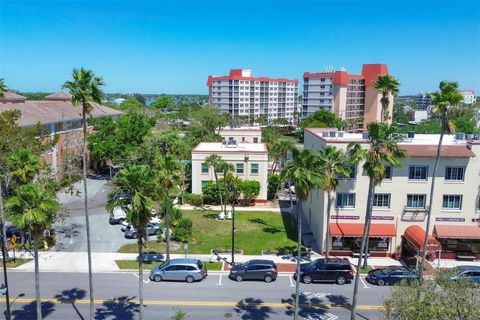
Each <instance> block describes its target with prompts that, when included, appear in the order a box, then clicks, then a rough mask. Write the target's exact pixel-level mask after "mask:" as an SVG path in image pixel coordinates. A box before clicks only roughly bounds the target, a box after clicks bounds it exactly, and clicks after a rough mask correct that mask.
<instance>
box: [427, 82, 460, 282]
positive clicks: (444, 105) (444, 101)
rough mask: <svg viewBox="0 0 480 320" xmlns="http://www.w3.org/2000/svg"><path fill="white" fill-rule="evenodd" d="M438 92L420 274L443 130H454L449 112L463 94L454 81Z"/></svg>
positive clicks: (434, 99) (433, 97)
mask: <svg viewBox="0 0 480 320" xmlns="http://www.w3.org/2000/svg"><path fill="white" fill-rule="evenodd" d="M439 89H440V91H439V92H434V93H433V94H432V95H431V97H432V104H433V106H434V107H433V109H432V111H433V113H437V114H440V122H441V131H440V138H439V140H438V146H437V155H436V157H435V164H434V166H433V172H432V184H431V186H430V199H429V204H428V209H427V210H428V211H427V226H426V230H425V237H424V239H423V250H422V263H421V264H420V276H423V263H424V261H425V258H426V257H427V241H428V234H429V230H430V223H431V218H432V216H431V213H432V204H433V195H434V191H435V177H436V174H437V166H438V161H439V160H440V152H441V149H442V141H443V135H444V133H445V132H447V133H453V132H454V131H455V128H454V125H453V124H452V122H451V121H450V117H449V115H450V112H451V111H452V110H453V109H455V107H457V106H458V104H459V103H460V102H462V100H463V96H462V94H461V93H460V91H459V90H458V84H457V83H456V82H449V81H442V82H440V85H439Z"/></svg>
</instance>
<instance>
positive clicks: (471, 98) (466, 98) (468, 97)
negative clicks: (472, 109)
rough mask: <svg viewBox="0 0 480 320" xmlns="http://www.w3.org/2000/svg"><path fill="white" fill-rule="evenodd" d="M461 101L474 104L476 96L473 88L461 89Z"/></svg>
mask: <svg viewBox="0 0 480 320" xmlns="http://www.w3.org/2000/svg"><path fill="white" fill-rule="evenodd" d="M462 96H463V103H465V104H474V103H476V102H477V96H476V95H475V91H474V90H462Z"/></svg>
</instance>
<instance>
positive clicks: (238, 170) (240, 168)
mask: <svg viewBox="0 0 480 320" xmlns="http://www.w3.org/2000/svg"><path fill="white" fill-rule="evenodd" d="M236 169H237V170H236V171H237V173H241V174H243V163H237V165H236Z"/></svg>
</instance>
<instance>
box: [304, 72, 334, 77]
mask: <svg viewBox="0 0 480 320" xmlns="http://www.w3.org/2000/svg"><path fill="white" fill-rule="evenodd" d="M334 74H335V73H334V72H315V73H310V72H304V73H303V77H304V78H319V77H333V75H334Z"/></svg>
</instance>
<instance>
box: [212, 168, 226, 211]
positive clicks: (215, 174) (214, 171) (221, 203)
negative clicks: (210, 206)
mask: <svg viewBox="0 0 480 320" xmlns="http://www.w3.org/2000/svg"><path fill="white" fill-rule="evenodd" d="M213 174H214V176H215V183H216V184H217V188H218V195H219V196H220V211H222V210H223V197H222V190H221V189H220V185H219V184H218V175H217V168H216V167H215V166H214V167H213ZM223 179H225V177H223ZM224 212H225V211H224Z"/></svg>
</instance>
